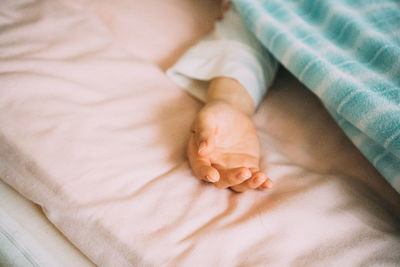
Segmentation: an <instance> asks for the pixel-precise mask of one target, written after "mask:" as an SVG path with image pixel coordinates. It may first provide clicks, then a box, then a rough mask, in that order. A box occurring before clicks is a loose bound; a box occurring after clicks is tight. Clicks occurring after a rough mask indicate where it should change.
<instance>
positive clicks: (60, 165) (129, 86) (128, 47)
mask: <svg viewBox="0 0 400 267" xmlns="http://www.w3.org/2000/svg"><path fill="white" fill-rule="evenodd" d="M214 4H215V2H214V1H186V0H168V1H164V0H162V1H161V0H149V1H124V0H118V1H101V2H93V1H84V0H82V1H65V2H62V1H54V0H40V1H39V0H30V1H22V0H17V1H16V0H12V1H0V178H1V179H2V180H3V181H4V182H6V183H7V184H9V185H10V186H12V187H13V188H14V189H16V190H17V191H18V192H20V193H21V194H22V195H23V196H25V197H26V198H28V199H30V200H32V201H33V202H35V203H37V204H39V205H40V206H41V207H42V209H43V210H44V212H45V214H46V215H47V217H48V218H49V220H50V221H51V222H52V223H54V225H55V226H56V227H57V228H58V229H59V230H60V231H61V232H62V233H63V234H64V235H65V236H66V237H67V238H68V239H69V240H70V241H71V242H72V243H73V244H74V245H75V246H76V247H77V248H79V249H80V250H81V251H82V252H83V253H84V254H85V255H87V256H88V257H89V258H90V259H91V260H92V261H93V262H94V263H96V264H97V265H99V266H240V265H243V266H265V265H268V266H310V265H314V266H321V265H339V266H341V265H351V266H357V265H361V266H363V265H374V264H375V265H392V266H395V265H396V264H397V263H398V262H399V261H400V258H399V255H400V253H398V252H399V248H400V232H399V228H398V225H399V224H398V223H397V221H396V220H395V218H394V215H396V210H392V209H390V208H389V205H388V201H389V202H390V201H393V203H398V202H397V200H398V199H396V196H397V194H395V195H393V193H395V192H392V191H390V190H392V189H391V188H390V187H385V185H386V184H384V183H382V181H384V180H382V177H381V176H380V175H379V174H378V173H377V172H376V171H375V169H374V168H373V167H372V166H371V165H370V164H369V163H368V162H367V161H366V160H365V159H364V158H363V157H362V156H361V155H360V153H359V152H358V151H357V150H356V149H355V148H354V147H353V146H352V144H351V143H350V142H349V141H348V139H347V138H346V137H345V136H344V135H343V133H342V132H341V130H340V129H339V128H338V127H337V126H336V125H335V124H334V122H333V121H332V120H331V119H330V117H329V115H328V114H327V113H326V112H325V111H324V109H323V108H322V106H321V105H320V104H319V102H318V100H317V99H315V98H314V97H313V96H312V95H311V94H309V93H308V91H307V90H306V89H305V88H304V87H302V86H301V84H299V83H298V82H297V81H296V80H295V79H294V78H293V77H292V76H290V75H289V74H288V73H284V72H281V73H280V74H278V77H277V79H276V83H275V86H274V87H273V88H271V90H270V92H269V96H268V97H267V99H266V100H265V101H264V102H263V103H261V105H260V108H259V110H258V112H257V114H255V116H254V120H255V122H256V126H257V129H258V132H259V135H260V141H261V151H262V159H261V166H262V169H263V170H264V171H266V172H267V174H268V175H269V176H270V177H271V178H272V179H273V180H274V182H275V188H274V189H273V190H272V191H270V192H260V191H252V192H247V193H244V194H236V193H233V192H231V191H230V190H220V189H217V188H215V187H213V186H212V185H209V184H206V183H203V182H201V181H199V180H197V179H195V178H194V176H193V175H192V173H191V171H190V169H189V166H188V163H187V160H186V158H185V148H186V141H187V136H188V133H189V129H190V124H191V123H192V120H193V119H194V117H195V115H196V113H197V112H198V110H199V108H200V106H201V105H200V103H198V102H197V101H196V100H195V99H193V98H192V97H191V96H189V95H187V94H186V93H185V92H184V91H183V90H182V89H181V88H178V87H177V86H175V85H174V84H173V83H172V82H171V81H170V80H169V79H168V78H167V77H166V76H165V73H164V71H163V70H165V69H166V68H167V67H168V66H171V64H173V62H174V61H175V60H176V59H177V58H178V57H179V56H180V55H181V53H183V51H184V50H185V49H186V48H188V47H190V46H191V45H193V44H194V43H196V41H197V40H199V39H201V38H202V36H204V35H205V34H207V32H209V31H210V29H211V27H212V24H213V21H214V18H215V17H217V15H218V14H217V12H216V11H215V10H219V8H218V7H216V6H215V5H214ZM311 115H313V116H311ZM379 186H380V187H379ZM378 188H381V189H382V190H381V191H377V189H378ZM393 191H394V190H393ZM383 197H387V199H386V200H385V199H384V198H383Z"/></svg>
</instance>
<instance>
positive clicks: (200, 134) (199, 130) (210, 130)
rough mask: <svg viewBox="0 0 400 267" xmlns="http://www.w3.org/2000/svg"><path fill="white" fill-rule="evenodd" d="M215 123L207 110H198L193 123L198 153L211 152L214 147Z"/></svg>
mask: <svg viewBox="0 0 400 267" xmlns="http://www.w3.org/2000/svg"><path fill="white" fill-rule="evenodd" d="M215 130H216V123H215V120H214V116H213V115H212V114H209V113H207V112H200V113H199V115H198V117H197V119H196V120H195V122H194V125H193V132H194V138H195V143H196V144H197V152H198V154H199V155H203V156H204V155H207V154H209V153H211V152H212V151H213V149H214V147H215Z"/></svg>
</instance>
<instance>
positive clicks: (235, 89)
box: [206, 77, 255, 116]
mask: <svg viewBox="0 0 400 267" xmlns="http://www.w3.org/2000/svg"><path fill="white" fill-rule="evenodd" d="M215 101H222V102H225V103H227V104H230V105H232V106H233V107H235V108H237V109H238V110H240V111H242V112H243V113H244V114H246V115H248V116H251V115H252V114H253V113H254V110H255V105H254V101H253V99H252V98H251V96H250V94H249V93H248V92H247V90H246V89H245V88H244V87H243V86H242V85H241V84H240V83H239V82H238V81H236V80H235V79H232V78H229V77H217V78H214V79H212V80H211V82H210V85H209V87H208V91H207V97H206V104H207V103H211V102H215Z"/></svg>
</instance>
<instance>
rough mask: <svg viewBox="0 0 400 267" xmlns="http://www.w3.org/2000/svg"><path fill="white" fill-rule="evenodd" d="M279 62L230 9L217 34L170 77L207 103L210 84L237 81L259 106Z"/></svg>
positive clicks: (171, 71)
mask: <svg viewBox="0 0 400 267" xmlns="http://www.w3.org/2000/svg"><path fill="white" fill-rule="evenodd" d="M276 70H277V62H276V60H275V59H274V58H273V57H272V55H270V54H269V53H268V52H267V50H266V49H265V48H264V47H263V46H262V45H261V44H260V43H259V41H258V40H257V39H256V38H255V37H254V36H253V34H252V33H251V32H250V31H249V30H248V29H247V27H246V26H245V25H244V23H243V21H242V19H241V17H240V15H239V14H238V13H237V12H236V11H235V9H234V8H230V9H229V10H228V11H227V12H226V13H225V14H224V18H223V19H222V20H221V21H218V22H217V23H216V24H215V28H214V31H213V32H211V33H210V34H209V35H207V36H206V37H205V38H203V39H202V40H201V41H200V42H198V43H197V44H196V45H194V46H193V47H191V48H190V49H189V50H188V51H187V52H186V53H185V54H184V55H183V56H182V57H181V58H180V59H179V60H178V62H177V63H176V64H175V65H174V66H172V67H171V68H170V69H168V70H167V75H168V76H169V78H170V79H171V80H172V81H174V82H175V83H177V84H178V85H179V86H181V87H183V88H184V89H186V90H188V91H189V93H191V94H192V95H193V96H195V97H196V98H199V99H200V100H203V101H204V100H205V96H206V92H207V87H208V82H209V81H210V80H211V79H213V78H215V77H220V76H225V77H230V78H233V79H235V80H237V81H238V82H239V83H240V84H241V85H242V86H243V87H244V88H245V89H246V90H247V91H248V92H249V94H250V96H251V97H252V98H253V100H254V103H255V104H256V105H258V104H259V103H260V102H261V100H262V98H263V96H264V95H265V93H266V91H267V88H268V87H269V86H270V84H271V83H272V81H273V79H274V77H275V73H276Z"/></svg>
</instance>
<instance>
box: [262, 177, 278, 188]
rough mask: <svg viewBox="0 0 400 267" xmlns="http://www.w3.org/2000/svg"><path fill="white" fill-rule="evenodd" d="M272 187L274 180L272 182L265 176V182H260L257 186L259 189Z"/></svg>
mask: <svg viewBox="0 0 400 267" xmlns="http://www.w3.org/2000/svg"><path fill="white" fill-rule="evenodd" d="M272 187H274V182H272V180H271V179H269V178H267V179H266V180H265V182H264V183H262V184H261V185H260V186H259V188H260V189H264V190H266V189H271V188H272Z"/></svg>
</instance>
